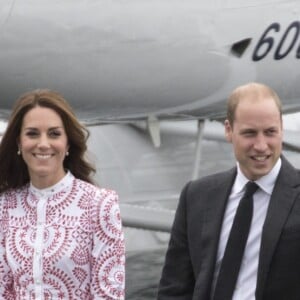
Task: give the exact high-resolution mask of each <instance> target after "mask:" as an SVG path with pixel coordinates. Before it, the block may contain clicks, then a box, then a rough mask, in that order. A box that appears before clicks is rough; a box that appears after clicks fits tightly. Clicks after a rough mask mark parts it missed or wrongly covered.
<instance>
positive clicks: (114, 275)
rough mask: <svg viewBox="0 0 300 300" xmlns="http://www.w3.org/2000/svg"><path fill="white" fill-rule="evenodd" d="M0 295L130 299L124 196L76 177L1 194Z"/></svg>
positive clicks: (19, 299)
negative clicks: (122, 210)
mask: <svg viewBox="0 0 300 300" xmlns="http://www.w3.org/2000/svg"><path fill="white" fill-rule="evenodd" d="M0 222H1V223H0V225H1V226H0V243H1V244H0V299H5V300H6V299H11V300H40V299H41V300H58V299H63V300H66V299H70V300H73V299H74V300H75V299H80V300H81V299H82V300H89V299H118V300H119V299H124V294H125V291H124V289H125V245H124V235H123V231H122V224H121V217H120V210H119V205H118V196H117V194H116V193H115V192H114V191H111V190H107V189H99V188H97V187H95V186H93V185H91V184H89V183H86V182H84V181H82V180H79V179H76V178H74V176H73V175H72V174H71V173H70V172H69V173H68V174H67V175H66V176H65V177H64V178H63V179H62V180H61V181H60V182H58V183H57V184H55V185H54V186H52V187H49V188H47V189H43V190H39V189H36V188H35V187H33V186H32V185H30V184H28V185H26V186H24V187H23V188H21V189H17V190H11V191H7V192H4V193H3V194H2V195H0Z"/></svg>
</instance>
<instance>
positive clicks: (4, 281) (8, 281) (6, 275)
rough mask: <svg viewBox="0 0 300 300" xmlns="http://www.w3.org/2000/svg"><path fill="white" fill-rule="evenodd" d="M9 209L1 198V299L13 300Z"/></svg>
mask: <svg viewBox="0 0 300 300" xmlns="http://www.w3.org/2000/svg"><path fill="white" fill-rule="evenodd" d="M7 224H8V221H7V209H6V205H5V199H4V197H1V196H0V299H3V300H13V299H15V297H14V294H13V277H12V273H11V270H10V268H9V265H8V263H7V258H6V248H5V232H6V230H7Z"/></svg>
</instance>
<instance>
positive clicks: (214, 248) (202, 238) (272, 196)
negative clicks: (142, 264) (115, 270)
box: [157, 83, 300, 300]
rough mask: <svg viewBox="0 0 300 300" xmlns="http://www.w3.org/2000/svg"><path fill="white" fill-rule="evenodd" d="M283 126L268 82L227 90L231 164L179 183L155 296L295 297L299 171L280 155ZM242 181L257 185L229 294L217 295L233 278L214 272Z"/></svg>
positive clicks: (169, 299)
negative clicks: (182, 184) (233, 161)
mask: <svg viewBox="0 0 300 300" xmlns="http://www.w3.org/2000/svg"><path fill="white" fill-rule="evenodd" d="M282 130H283V129H282V113H281V103H280V100H279V98H278V96H277V95H276V93H275V92H274V91H273V90H272V89H271V88H269V87H268V86H265V85H263V84H258V83H249V84H246V85H243V86H240V87H238V88H237V89H236V90H234V91H233V93H232V94H231V96H230V98H229V101H228V108H227V119H226V121H225V134H226V138H227V140H228V141H229V142H231V143H232V144H233V149H234V154H235V157H236V160H237V166H236V167H235V168H233V169H231V170H229V171H226V172H222V173H218V174H214V175H211V176H208V177H204V178H201V179H199V180H196V181H192V182H190V183H188V184H187V185H186V186H185V188H184V189H183V191H182V193H181V196H180V201H179V204H178V208H177V211H176V216H175V220H174V224H173V228H172V232H171V237H170V242H169V247H168V251H167V254H166V260H165V265H164V268H163V272H162V278H161V280H160V285H159V291H158V298H157V299H158V300H179V299H180V300H182V299H185V300H187V299H193V300H196V299H197V300H209V299H214V300H215V299H222V300H227V299H234V300H250V299H257V300H296V299H300V173H299V171H298V170H296V169H294V168H293V167H292V166H291V165H290V164H289V162H288V161H287V160H286V159H285V158H284V157H283V156H282V155H281V151H282V135H283V133H282ZM248 181H251V182H255V183H256V185H257V186H258V189H257V190H256V191H255V192H254V194H253V196H252V198H251V199H253V200H251V201H253V202H251V203H253V204H252V205H253V215H252V219H250V224H251V225H249V227H250V229H249V234H247V237H246V242H245V243H246V245H245V249H244V250H243V254H242V262H241V264H240V265H239V267H238V271H237V273H238V274H237V279H236V281H235V282H234V283H233V290H232V291H231V292H230V293H231V294H230V295H232V296H225V292H224V297H222V293H223V290H224V289H225V290H226V289H227V288H228V284H227V283H224V281H222V280H225V282H226V280H228V279H229V280H230V279H231V277H232V274H231V271H227V270H226V269H223V270H222V276H223V279H222V280H221V279H220V277H221V276H219V274H221V272H220V269H221V267H222V268H225V267H223V266H222V260H223V256H225V255H224V253H225V251H226V248H227V247H228V248H229V246H228V244H229V243H228V244H227V241H228V239H229V238H228V237H229V235H231V231H232V230H231V227H232V229H233V227H234V226H232V224H233V223H234V219H235V218H237V216H236V215H237V213H236V212H237V208H238V206H239V203H240V202H242V201H241V199H242V198H243V194H244V190H245V184H246V183H247V182H248ZM235 247H236V246H235ZM233 249H237V247H236V248H233ZM234 255H235V253H234V254H233V257H234ZM232 263H235V262H234V260H233V262H232ZM223 265H225V259H224V261H223ZM227 265H228V263H227ZM230 265H231V263H229V266H230ZM226 272H227V273H226ZM224 278H225V279H224ZM217 289H218V291H216V290H217ZM226 293H227V292H226ZM217 294H219V296H216V295H217ZM220 295H221V296H220Z"/></svg>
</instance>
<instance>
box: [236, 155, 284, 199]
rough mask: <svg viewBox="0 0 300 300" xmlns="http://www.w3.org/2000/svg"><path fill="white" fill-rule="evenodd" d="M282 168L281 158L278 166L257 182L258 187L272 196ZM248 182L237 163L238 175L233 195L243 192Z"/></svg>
mask: <svg viewBox="0 0 300 300" xmlns="http://www.w3.org/2000/svg"><path fill="white" fill-rule="evenodd" d="M280 168H281V158H280V157H279V159H278V160H277V162H276V164H275V165H274V167H273V168H272V170H271V171H270V172H269V173H268V174H266V175H265V176H262V177H261V178H259V179H258V180H255V182H256V183H257V185H258V186H259V187H260V188H261V189H262V190H263V191H264V192H266V193H267V194H269V195H271V194H272V191H273V188H274V185H275V181H276V178H277V176H278V174H279V171H280ZM248 181H249V179H248V178H247V177H246V176H245V175H244V174H243V173H242V171H241V169H240V166H239V163H238V162H237V175H236V178H235V181H234V184H233V188H232V192H233V193H239V192H241V191H242V190H243V189H244V187H245V184H246V183H247V182H248Z"/></svg>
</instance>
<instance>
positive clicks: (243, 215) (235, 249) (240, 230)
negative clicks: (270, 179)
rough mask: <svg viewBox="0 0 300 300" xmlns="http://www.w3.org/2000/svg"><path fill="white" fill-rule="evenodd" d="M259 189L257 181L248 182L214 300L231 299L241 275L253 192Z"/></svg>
mask: <svg viewBox="0 0 300 300" xmlns="http://www.w3.org/2000/svg"><path fill="white" fill-rule="evenodd" d="M257 189H258V185H257V184H256V183H255V182H252V181H249V182H248V183H247V184H246V191H245V194H244V196H243V198H242V199H241V200H240V203H239V206H238V208H237V211H236V214H235V217H234V220H233V224H232V227H231V231H230V234H229V238H228V241H227V245H226V248H225V252H224V256H223V259H222V263H221V267H220V272H219V276H218V279H217V282H216V286H215V291H214V298H213V299H214V300H231V299H232V295H233V291H234V289H235V285H236V281H237V278H238V275H239V271H240V266H241V262H242V258H243V255H244V250H245V246H246V243H247V239H248V234H249V230H250V226H251V220H252V215H253V198H252V196H253V194H254V193H255V192H256V190H257Z"/></svg>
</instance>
